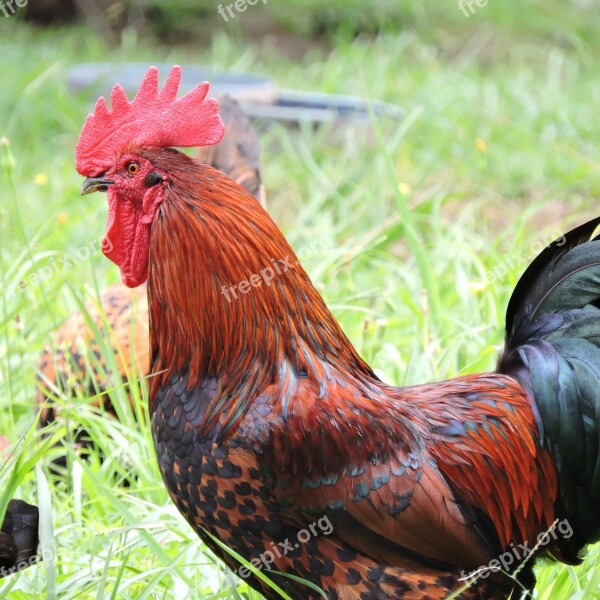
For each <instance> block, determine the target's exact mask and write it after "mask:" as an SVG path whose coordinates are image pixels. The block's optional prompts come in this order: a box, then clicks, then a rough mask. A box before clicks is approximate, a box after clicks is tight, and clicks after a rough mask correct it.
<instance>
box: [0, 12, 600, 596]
mask: <svg viewBox="0 0 600 600" xmlns="http://www.w3.org/2000/svg"><path fill="white" fill-rule="evenodd" d="M442 4H443V3H434V2H425V3H418V2H407V3H405V8H404V9H403V11H404V12H403V14H402V15H401V17H402V18H401V22H402V24H403V27H402V28H401V29H398V30H395V31H391V32H389V33H385V32H383V33H381V34H380V35H379V37H377V38H366V37H365V38H363V37H359V38H358V39H356V40H354V39H351V37H350V36H349V35H348V34H347V32H346V33H344V29H343V28H341V29H340V33H339V35H335V34H334V35H332V37H331V38H330V43H331V48H330V49H329V50H327V51H326V50H325V44H323V43H319V44H315V45H314V47H313V46H311V44H310V43H309V44H308V48H307V51H306V53H304V54H303V55H302V56H294V57H293V58H292V57H290V56H287V55H286V54H285V53H284V52H280V51H279V50H278V48H279V43H278V40H277V38H275V37H265V38H264V39H261V40H253V41H252V43H251V42H250V41H248V40H247V39H246V40H245V39H243V35H242V34H243V23H242V21H241V19H242V17H243V15H242V16H241V17H240V21H239V23H237V24H235V26H234V25H232V26H231V27H228V26H226V24H224V23H218V22H217V27H216V28H215V32H214V36H213V38H212V41H211V44H210V46H209V47H195V46H182V47H179V46H175V47H165V46H161V45H160V44H155V43H152V42H151V41H150V40H142V39H139V38H138V37H137V36H136V35H135V34H133V33H132V32H131V31H129V30H126V31H125V32H124V34H123V35H122V38H121V43H120V44H119V45H117V46H115V47H106V46H105V45H104V44H103V43H102V42H101V41H99V40H98V39H96V38H95V37H94V36H93V35H91V34H90V32H88V31H86V30H85V29H83V28H72V29H64V30H37V29H32V28H30V27H28V26H26V25H24V24H23V23H21V22H20V21H19V20H18V19H17V18H11V19H4V18H2V22H0V49H1V50H2V53H1V56H2V69H3V85H2V88H1V89H0V137H2V136H4V137H6V138H7V139H8V140H9V143H8V145H7V144H6V143H5V142H3V143H2V145H0V167H1V172H0V227H1V234H2V244H1V245H0V284H1V286H2V294H0V369H1V370H0V398H1V400H0V434H1V435H4V436H6V437H8V438H9V440H10V442H11V447H12V449H13V452H12V454H11V455H10V457H9V458H8V459H7V460H6V462H4V463H0V465H1V466H0V490H3V491H4V490H6V492H5V493H3V494H2V495H1V496H0V512H1V510H2V509H3V507H4V505H5V502H6V501H7V500H8V498H9V492H10V495H12V493H13V490H16V495H17V496H18V497H21V498H24V499H25V500H28V501H30V502H34V503H36V504H38V505H39V506H40V510H41V513H42V521H43V524H44V543H45V549H47V552H46V553H45V556H47V560H45V561H44V563H42V564H40V565H39V566H36V567H33V568H30V569H28V570H26V571H24V572H23V573H21V574H19V575H15V576H12V577H10V578H7V579H4V580H0V597H2V598H4V597H8V598H11V599H12V598H14V599H17V600H20V599H25V598H31V597H41V598H53V597H59V598H61V599H62V598H111V597H114V598H174V597H176V598H239V597H241V595H243V596H244V597H246V598H259V597H260V596H259V595H258V594H256V593H254V592H252V591H251V590H249V589H248V588H247V586H246V585H245V583H244V582H242V581H240V580H237V579H235V578H234V577H232V576H231V575H229V574H228V573H227V572H226V570H225V569H222V568H221V567H220V566H219V565H218V564H216V563H215V562H214V561H213V559H212V558H211V556H210V553H209V552H208V551H206V550H205V549H204V548H203V546H202V544H201V543H200V542H199V540H198V539H197V538H196V536H195V535H194V534H193V533H192V532H191V530H190V528H189V527H188V526H187V524H186V523H185V522H184V521H183V519H182V518H181V517H180V516H179V514H178V513H177V510H176V509H175V508H174V506H173V505H172V504H171V502H170V501H169V499H168V497H167V494H166V491H165V490H164V488H163V485H162V482H161V479H160V476H159V474H158V470H157V468H156V465H155V459H154V454H153V449H152V443H151V438H150V434H149V429H148V426H147V423H144V424H143V426H142V427H141V428H140V427H135V426H133V421H134V419H133V414H132V411H131V410H130V409H129V408H128V406H127V404H126V400H125V394H124V390H123V389H115V390H114V391H113V392H112V393H111V397H112V399H113V402H114V404H115V405H116V406H117V408H118V410H119V411H120V412H121V415H122V419H121V422H118V421H116V420H115V419H112V418H109V417H107V416H106V415H105V414H103V413H102V412H101V411H99V410H98V409H96V408H94V407H93V406H92V404H91V402H90V399H89V398H86V397H78V398H76V399H74V400H69V399H64V398H58V402H59V403H61V409H62V414H63V415H64V416H65V417H66V418H67V419H68V421H69V422H77V423H83V424H85V426H86V429H87V430H88V431H89V432H90V434H91V436H92V438H93V439H94V441H95V442H96V443H97V445H98V447H99V448H100V449H101V450H102V451H103V452H104V454H105V455H106V456H107V457H108V460H105V461H104V462H101V461H100V460H99V456H98V453H97V452H96V453H92V456H91V458H90V460H89V461H87V462H86V461H82V460H80V459H79V458H78V456H77V455H76V454H74V453H71V454H69V462H68V468H67V472H66V473H65V474H63V475H60V476H57V475H55V474H52V473H51V472H49V471H48V469H47V466H48V462H49V460H50V459H51V458H52V456H53V455H54V453H55V452H56V450H48V449H47V447H46V446H49V445H50V443H53V442H55V441H56V440H60V439H64V438H66V439H67V441H68V438H69V435H70V434H69V433H68V431H67V428H66V427H65V426H60V427H59V426H57V427H55V428H53V430H52V431H51V432H50V433H51V435H52V437H51V438H48V440H47V441H46V442H45V444H46V445H45V446H44V445H43V444H44V442H43V441H42V439H41V438H40V435H39V433H37V432H36V430H35V418H36V415H35V411H34V408H33V397H34V393H35V368H36V362H37V357H38V355H39V352H40V351H41V348H42V347H43V345H44V343H45V342H47V341H48V340H49V339H50V332H51V331H52V330H53V329H54V328H56V326H57V325H59V324H60V323H61V322H62V321H63V320H64V319H65V318H66V317H67V316H68V315H69V314H70V313H71V312H73V311H74V310H76V309H77V308H78V307H79V306H80V305H81V302H82V300H84V299H86V298H88V297H95V296H96V295H97V291H98V290H99V289H101V288H102V287H103V286H104V285H106V284H107V283H110V282H114V281H116V280H118V273H117V269H116V268H115V267H114V265H112V263H109V262H108V261H106V259H105V258H104V257H103V256H102V255H101V253H100V252H99V240H100V239H101V237H102V234H103V231H104V221H105V218H106V205H105V202H104V200H103V198H102V197H85V198H82V197H80V196H79V185H80V182H81V178H80V177H79V176H78V175H77V173H76V172H75V170H74V167H73V151H74V146H75V143H76V140H77V136H78V132H79V128H80V127H81V124H82V122H83V119H84V116H85V114H87V112H88V111H89V110H90V109H91V105H90V101H89V100H90V99H89V98H87V97H86V96H85V94H83V95H75V94H73V93H71V92H69V90H68V89H67V87H66V84H65V71H66V68H67V67H68V66H70V65H72V64H75V63H76V62H80V61H84V60H98V61H100V60H102V61H104V60H112V61H115V62H125V61H131V60H135V61H149V62H180V63H183V64H185V63H190V62H199V63H207V64H211V65H214V66H216V67H224V68H228V69H232V70H238V71H240V70H248V71H254V72H259V73H265V74H267V75H271V76H273V77H274V78H276V80H277V82H278V84H279V85H280V86H281V87H287V88H297V89H313V90H319V91H326V92H335V93H352V94H357V95H361V96H364V97H367V98H373V99H383V100H386V101H388V102H394V103H397V104H399V105H401V106H402V107H403V108H404V110H405V118H404V120H403V121H402V122H399V123H395V122H389V121H385V122H382V123H381V124H380V130H381V131H380V137H379V139H378V137H377V135H375V134H374V132H373V131H372V130H370V129H369V128H365V127H348V128H345V129H343V130H339V131H335V132H331V131H329V130H327V129H319V130H312V129H310V128H308V127H303V128H301V129H300V130H299V131H288V130H286V129H284V128H283V127H280V126H273V127H270V128H262V129H261V145H262V148H263V157H264V169H263V176H264V181H265V184H266V186H267V189H268V194H269V203H270V206H269V209H270V212H271V214H272V215H273V216H274V218H275V220H276V221H277V222H278V223H279V224H280V226H281V228H282V230H283V231H284V233H285V234H286V236H287V237H288V239H289V240H290V242H291V243H292V245H293V246H294V247H295V248H296V249H297V250H298V251H299V253H300V256H301V257H302V258H303V263H304V264H305V266H306V267H307V269H308V270H309V272H310V273H311V275H312V277H313V280H314V281H315V283H316V284H317V286H318V287H319V289H320V290H321V292H322V294H323V295H324V297H325V299H326V301H327V302H328V304H329V306H330V307H331V308H332V309H333V311H334V313H335V315H336V316H337V318H338V319H339V320H340V322H341V323H342V325H343V327H344V329H345V330H346V331H347V332H348V334H349V336H350V338H351V339H352V340H353V342H354V343H355V344H356V346H357V348H358V349H359V351H360V352H361V354H362V355H363V356H364V357H365V358H366V359H367V360H368V361H369V362H370V363H371V364H372V365H373V366H374V367H375V368H376V369H377V371H378V372H379V373H380V374H381V375H382V377H384V378H385V379H387V380H390V381H393V382H395V383H397V384H412V383H418V382H423V381H427V380H435V379H440V378H445V377H451V376H454V375H456V374H459V373H467V372H475V371H479V370H485V369H491V368H493V366H494V361H495V357H496V355H497V352H498V349H499V348H500V346H501V343H502V327H503V319H504V311H505V308H506V305H507V302H508V298H509V295H510V292H511V290H512V288H513V286H514V284H515V283H516V281H517V279H518V277H519V275H520V273H521V272H522V271H523V269H524V268H525V263H526V261H527V259H530V258H532V256H533V255H534V254H535V252H536V250H539V248H540V244H545V243H547V242H549V241H550V240H551V239H552V238H553V237H557V236H558V235H560V233H561V232H564V231H566V230H567V229H568V228H569V227H570V226H571V225H573V224H576V223H578V222H581V221H582V220H585V219H588V218H591V217H593V216H596V215H597V214H598V212H599V210H600V209H599V208H598V206H597V201H596V200H597V197H598V194H599V192H600V183H599V182H600V177H599V145H598V132H599V131H600V116H598V112H597V110H595V107H596V104H597V98H598V97H600V65H599V64H598V61H597V58H596V57H597V56H598V52H599V51H600V41H599V40H598V38H597V30H598V26H600V24H599V23H598V20H599V17H598V14H597V11H593V10H587V9H585V8H582V6H583V4H582V6H578V5H577V4H576V3H564V2H559V1H558V0H548V1H546V2H544V3H541V2H532V1H529V2H523V3H521V4H520V5H519V7H518V9H517V8H516V7H515V8H514V9H503V8H502V7H501V3H499V2H493V1H490V2H489V4H488V6H486V7H483V8H480V9H478V11H477V13H476V14H475V15H472V16H471V17H469V18H468V19H467V18H465V17H464V16H463V15H462V13H461V12H460V11H459V10H458V8H457V6H456V4H454V3H452V2H450V3H447V4H444V5H443V6H442ZM297 5H298V3H293V6H297ZM269 9H270V7H268V8H267V9H266V10H269ZM257 10H258V9H257ZM273 10H275V9H273ZM278 10H281V8H279V9H278ZM290 10H292V8H290ZM365 10H368V9H365ZM248 15H250V9H249V11H248ZM278 18H280V15H279V16H278ZM524 261H525V262H524ZM63 267H64V268H63ZM22 282H26V285H25V286H23V284H22ZM106 354H107V356H106V359H107V361H108V362H109V363H110V361H111V360H113V358H112V357H111V356H109V353H108V352H106ZM132 389H133V390H134V397H135V407H136V410H135V412H136V413H137V415H138V418H140V415H143V408H142V407H143V405H144V403H145V401H146V398H145V391H144V390H142V391H141V392H140V391H139V390H138V388H137V386H135V385H134V386H132ZM141 418H142V420H143V417H141ZM36 463H37V464H38V465H40V466H41V467H42V468H41V469H39V468H38V469H37V470H35V469H34V468H33V466H34V464H36ZM46 481H47V482H48V488H47V489H46V485H45V482H46ZM599 587H600V549H599V547H594V548H591V549H590V552H589V554H588V557H587V558H586V560H585V562H584V564H583V565H582V566H580V567H575V568H572V567H565V566H560V565H557V566H554V565H550V566H547V565H544V566H541V567H540V569H539V584H538V587H537V595H538V597H539V598H543V599H548V600H549V599H552V600H554V599H561V600H562V599H568V598H593V597H598V595H597V592H596V590H597V589H598V588H599ZM594 594H596V595H594Z"/></svg>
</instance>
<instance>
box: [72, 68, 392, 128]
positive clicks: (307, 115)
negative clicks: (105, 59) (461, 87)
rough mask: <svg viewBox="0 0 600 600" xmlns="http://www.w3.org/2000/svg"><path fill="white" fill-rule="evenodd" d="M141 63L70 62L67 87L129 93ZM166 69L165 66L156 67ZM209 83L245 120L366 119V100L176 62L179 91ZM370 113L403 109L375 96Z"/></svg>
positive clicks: (387, 113)
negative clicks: (232, 101) (234, 104)
mask: <svg viewBox="0 0 600 600" xmlns="http://www.w3.org/2000/svg"><path fill="white" fill-rule="evenodd" d="M148 66H149V65H148V64H146V63H126V64H123V65H118V64H113V63H87V64H81V65H76V66H74V67H72V68H71V69H70V70H69V72H68V84H69V87H70V89H71V90H72V91H75V92H77V91H80V90H84V89H85V90H86V91H89V94H90V96H91V97H93V98H96V97H98V96H99V95H103V96H106V97H109V96H110V90H111V89H112V87H113V85H114V84H115V83H117V82H118V83H120V84H121V85H122V86H123V87H124V88H125V91H126V92H128V93H129V95H130V97H133V95H134V94H135V92H136V91H137V88H138V85H139V82H140V81H141V79H142V77H143V75H144V73H145V72H146V69H147V68H148ZM156 66H157V67H158V68H159V70H160V71H161V72H168V71H169V68H170V65H161V64H157V65H156ZM204 80H208V81H210V84H211V87H210V95H211V96H219V95H222V94H227V95H229V96H231V97H232V98H234V99H235V100H237V101H238V102H239V103H240V105H241V107H242V109H243V111H244V113H245V114H246V115H248V116H249V117H251V118H261V119H265V120H274V121H280V122H284V123H289V124H292V125H293V124H298V123H300V122H309V123H314V124H320V123H339V122H345V121H359V122H364V123H369V121H370V113H369V103H367V102H366V101H365V100H363V99H361V98H357V97H355V96H341V95H336V94H322V93H317V92H298V91H293V90H282V89H277V86H276V84H275V82H274V81H273V80H272V79H269V78H268V77H263V76H261V75H254V74H252V73H231V72H222V71H214V70H212V69H210V68H208V67H200V66H195V65H182V79H181V88H180V89H181V91H182V92H187V91H189V90H190V89H191V88H192V87H193V86H194V85H196V83H197V82H198V81H204ZM370 107H371V109H372V111H373V114H374V115H375V116H376V117H382V116H389V117H392V118H394V119H400V118H401V117H402V115H403V111H402V110H401V109H400V108H399V107H398V106H394V105H392V104H386V103H384V102H380V101H377V100H373V101H372V102H371V103H370Z"/></svg>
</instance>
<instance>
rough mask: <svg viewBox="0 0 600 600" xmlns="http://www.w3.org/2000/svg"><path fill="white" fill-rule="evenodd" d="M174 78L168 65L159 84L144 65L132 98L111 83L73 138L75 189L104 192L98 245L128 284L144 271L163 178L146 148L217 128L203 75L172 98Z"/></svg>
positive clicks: (215, 135)
mask: <svg viewBox="0 0 600 600" xmlns="http://www.w3.org/2000/svg"><path fill="white" fill-rule="evenodd" d="M180 80H181V68H180V67H178V66H175V67H173V68H172V69H171V72H170V73H169V77H168V79H167V82H166V84H165V86H164V87H163V88H162V89H160V90H159V87H158V69H157V68H156V67H150V68H149V69H148V71H147V72H146V75H145V76H144V79H143V81H142V83H141V85H140V89H139V91H138V92H137V94H136V96H135V98H134V99H133V100H132V101H129V99H128V98H127V94H126V93H125V91H124V90H123V88H122V87H121V86H120V85H118V84H117V85H115V86H114V88H113V90H112V94H111V109H112V110H109V109H108V107H107V104H106V100H105V99H104V98H103V97H101V98H99V99H98V102H97V103H96V108H95V110H94V113H93V114H90V115H89V116H88V118H87V120H86V122H85V124H84V126H83V128H82V130H81V135H80V137H79V142H78V143H77V149H76V152H75V159H76V167H77V171H78V172H79V173H80V174H81V175H83V176H84V177H86V179H85V181H84V182H83V184H82V186H81V193H82V194H89V193H91V192H95V191H102V192H108V206H109V214H108V224H107V229H106V239H105V243H104V244H103V248H104V250H103V251H104V254H105V255H106V256H107V257H108V258H110V259H111V260H112V261H113V262H114V263H115V264H116V265H117V266H118V267H119V269H120V270H121V279H122V280H123V283H124V284H125V285H127V286H129V287H136V286H138V285H140V284H142V283H143V282H144V281H145V280H146V278H147V276H148V256H149V254H148V253H149V246H150V230H151V226H152V221H153V219H154V217H155V215H156V213H157V210H158V209H159V207H160V205H161V202H162V201H163V199H164V195H165V188H166V186H167V185H168V179H169V175H168V173H166V172H164V170H162V169H160V168H159V167H158V166H156V165H154V164H153V163H152V160H151V156H152V154H151V151H156V150H160V149H164V148H171V147H195V146H209V145H212V144H216V143H218V142H219V140H220V139H221V137H222V136H223V133H224V126H223V122H222V121H221V117H220V116H219V110H218V105H217V102H216V100H213V99H211V100H207V99H206V94H207V93H208V83H206V82H205V83H202V84H200V85H198V86H197V87H195V88H194V89H193V90H191V91H190V92H189V93H187V94H186V95H185V96H183V97H182V98H179V99H178V98H177V91H178V89H179V82H180ZM149 151H150V152H149Z"/></svg>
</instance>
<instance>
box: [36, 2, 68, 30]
mask: <svg viewBox="0 0 600 600" xmlns="http://www.w3.org/2000/svg"><path fill="white" fill-rule="evenodd" d="M76 17H77V6H76V0H32V1H31V2H28V3H27V10H26V12H25V19H26V20H27V21H33V22H34V23H38V24H40V25H49V24H50V23H56V22H63V23H65V22H69V21H73V20H74V19H75V18H76Z"/></svg>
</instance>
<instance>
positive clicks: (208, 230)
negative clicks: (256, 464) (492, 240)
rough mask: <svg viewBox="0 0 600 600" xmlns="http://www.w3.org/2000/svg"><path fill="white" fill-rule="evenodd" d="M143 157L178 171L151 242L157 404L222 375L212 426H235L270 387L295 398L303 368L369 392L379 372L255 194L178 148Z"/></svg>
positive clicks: (211, 411)
mask: <svg viewBox="0 0 600 600" xmlns="http://www.w3.org/2000/svg"><path fill="white" fill-rule="evenodd" d="M142 155H143V156H145V157H146V158H148V159H149V160H151V161H152V163H153V164H154V165H155V166H156V167H157V168H159V169H161V170H164V171H165V172H168V173H169V184H168V187H167V189H166V190H165V200H164V202H163V203H162V205H161V207H160V210H159V212H158V214H157V216H156V219H155V221H154V223H153V226H152V238H151V244H150V267H149V285H148V289H149V290H151V291H152V293H151V294H150V296H149V310H150V323H151V331H150V334H151V351H152V356H153V357H154V358H153V361H154V362H153V366H152V371H153V373H155V374H156V376H155V377H154V378H153V382H152V391H151V398H152V397H154V392H155V391H156V390H157V389H158V387H160V386H162V385H165V384H166V383H167V382H168V381H169V379H170V377H173V376H181V375H182V374H184V373H185V374H187V378H188V379H187V388H188V389H192V388H193V387H194V386H197V385H198V384H199V382H201V381H202V380H203V379H204V378H215V379H217V380H218V381H219V389H218V390H217V394H216V396H215V398H214V399H213V400H212V401H211V406H210V407H209V408H208V410H207V413H206V414H207V416H206V420H205V424H204V425H205V427H206V428H207V429H208V428H210V426H211V425H212V424H214V422H215V421H216V420H217V419H218V418H219V417H220V415H221V414H223V413H226V414H228V417H227V419H228V420H229V422H228V423H227V426H226V427H225V429H227V430H229V429H231V427H233V426H234V424H235V423H237V422H238V421H239V420H240V419H241V417H242V416H243V414H244V413H245V410H246V409H247V408H248V407H249V406H250V404H251V403H252V400H253V399H254V398H255V397H256V395H257V394H258V393H260V391H261V390H263V389H264V388H265V386H267V385H271V384H276V385H279V387H280V393H281V395H282V397H284V398H287V399H290V398H291V397H292V395H293V389H292V388H293V385H294V379H295V378H296V377H297V376H298V375H299V374H301V373H303V374H306V376H307V377H308V378H310V379H311V380H314V381H317V382H322V383H321V385H322V386H326V383H327V381H328V380H330V379H331V373H330V370H331V369H333V370H337V371H341V372H345V373H351V374H352V375H354V377H355V378H356V380H357V381H358V382H359V385H360V382H362V384H363V385H364V386H365V387H366V388H370V387H371V385H372V383H373V382H374V381H375V380H376V378H375V376H374V375H373V373H372V371H371V369H370V367H369V366H368V365H367V364H366V363H365V362H364V361H363V360H362V359H361V358H360V356H359V355H358V354H357V352H356V351H355V349H354V347H353V346H352V344H351V343H350V341H349V340H348V338H347V337H346V335H345V334H344V332H343V331H342V329H341V327H340V326H339V324H338V323H337V321H336V320H335V319H334V317H333V315H332V314H331V313H330V311H329V309H328V308H327V307H326V305H325V303H324V301H323V299H322V298H321V296H320V295H319V293H318V292H317V290H316V289H315V288H314V286H313V285H312V283H311V281H310V279H309V277H308V275H307V274H306V272H305V271H304V269H303V268H302V266H301V265H300V263H299V261H298V258H297V257H296V255H295V253H294V251H293V250H292V248H291V247H290V245H289V244H288V243H287V241H286V240H285V238H284V237H283V235H282V233H281V232H280V231H279V229H278V228H277V226H276V225H275V223H274V222H273V221H272V219H271V218H270V217H269V215H268V214H267V212H266V211H265V210H264V209H263V208H262V207H261V206H260V205H259V204H258V202H257V201H256V199H255V198H254V197H253V196H252V195H251V194H249V193H248V192H247V191H246V190H244V189H243V188H241V187H240V186H239V185H237V184H235V183H234V182H232V181H231V180H229V179H228V178H227V177H225V176H224V175H222V174H221V173H219V172H218V171H216V170H214V169H212V168H211V167H208V166H207V165H203V164H201V163H199V162H197V161H194V160H193V159H191V158H189V157H187V156H186V155H183V154H181V153H179V152H177V151H175V150H160V151H152V152H150V151H148V152H146V153H144V154H142ZM252 282H253V283H252ZM321 393H322V394H324V393H325V390H324V389H323V390H321ZM282 408H283V410H284V412H285V411H286V410H287V400H285V399H284V400H282Z"/></svg>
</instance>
